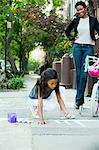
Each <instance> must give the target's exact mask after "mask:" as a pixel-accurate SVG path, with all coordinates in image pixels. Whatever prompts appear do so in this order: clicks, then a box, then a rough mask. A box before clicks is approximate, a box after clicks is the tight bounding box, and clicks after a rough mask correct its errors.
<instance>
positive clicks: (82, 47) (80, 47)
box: [72, 43, 94, 106]
mask: <svg viewBox="0 0 99 150" xmlns="http://www.w3.org/2000/svg"><path fill="white" fill-rule="evenodd" d="M72 51H73V58H74V63H75V68H76V88H77V93H76V98H75V103H76V104H77V105H78V106H80V105H82V104H83V103H84V92H85V88H86V83H87V73H86V72H84V63H85V58H86V56H87V55H93V54H94V46H93V45H88V44H77V43H75V44H74V46H73V49H72Z"/></svg>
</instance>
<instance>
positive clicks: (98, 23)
mask: <svg viewBox="0 0 99 150" xmlns="http://www.w3.org/2000/svg"><path fill="white" fill-rule="evenodd" d="M95 30H96V31H97V33H98V35H99V22H98V20H97V18H96V21H95Z"/></svg>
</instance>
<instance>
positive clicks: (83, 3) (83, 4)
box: [75, 1, 87, 8]
mask: <svg viewBox="0 0 99 150" xmlns="http://www.w3.org/2000/svg"><path fill="white" fill-rule="evenodd" d="M79 5H81V6H83V7H84V8H86V7H87V5H86V4H85V2H83V1H79V2H77V3H76V4H75V8H77V6H79Z"/></svg>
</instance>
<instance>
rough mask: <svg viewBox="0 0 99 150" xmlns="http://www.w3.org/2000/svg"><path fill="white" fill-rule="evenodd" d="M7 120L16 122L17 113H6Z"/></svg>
mask: <svg viewBox="0 0 99 150" xmlns="http://www.w3.org/2000/svg"><path fill="white" fill-rule="evenodd" d="M8 121H9V122H10V123H16V122H17V114H16V113H12V112H11V113H8Z"/></svg>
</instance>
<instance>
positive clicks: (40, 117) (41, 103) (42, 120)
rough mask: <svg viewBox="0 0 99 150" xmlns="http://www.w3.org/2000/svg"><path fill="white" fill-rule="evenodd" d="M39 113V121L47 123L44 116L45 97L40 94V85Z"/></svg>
mask: <svg viewBox="0 0 99 150" xmlns="http://www.w3.org/2000/svg"><path fill="white" fill-rule="evenodd" d="M38 114H39V123H40V124H45V121H44V117H43V99H42V97H41V96H40V87H39V86H38Z"/></svg>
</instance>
